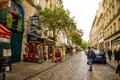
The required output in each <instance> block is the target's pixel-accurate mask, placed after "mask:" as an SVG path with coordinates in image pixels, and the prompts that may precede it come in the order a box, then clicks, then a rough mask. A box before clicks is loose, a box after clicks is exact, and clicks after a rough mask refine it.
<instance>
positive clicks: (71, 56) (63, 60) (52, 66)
mask: <svg viewBox="0 0 120 80" xmlns="http://www.w3.org/2000/svg"><path fill="white" fill-rule="evenodd" d="M73 56H74V55H71V56H70V57H68V58H66V59H65V60H62V61H60V62H58V63H56V64H54V65H53V66H50V67H48V68H46V69H44V70H42V71H40V72H37V73H35V74H32V75H31V76H28V77H26V78H25V79H23V80H27V79H29V78H32V77H33V76H35V75H38V74H40V73H42V72H44V71H46V70H48V69H50V68H52V67H55V66H56V65H58V64H60V63H62V62H64V61H66V60H68V59H70V58H71V57H73Z"/></svg>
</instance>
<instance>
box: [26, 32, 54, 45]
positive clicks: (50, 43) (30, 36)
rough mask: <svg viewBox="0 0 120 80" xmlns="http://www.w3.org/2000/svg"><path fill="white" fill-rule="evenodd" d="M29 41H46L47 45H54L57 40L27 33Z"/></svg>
mask: <svg viewBox="0 0 120 80" xmlns="http://www.w3.org/2000/svg"><path fill="white" fill-rule="evenodd" d="M27 42H35V43H46V44H47V45H54V44H55V42H54V41H51V40H48V39H46V38H41V37H40V36H39V35H35V34H30V33H28V34H27Z"/></svg>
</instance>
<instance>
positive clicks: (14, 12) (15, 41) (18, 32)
mask: <svg viewBox="0 0 120 80" xmlns="http://www.w3.org/2000/svg"><path fill="white" fill-rule="evenodd" d="M4 1H6V0H4ZM7 1H8V3H7V2H6V4H9V7H7V8H6V7H5V8H4V10H5V13H6V14H9V16H8V15H7V16H8V17H6V16H5V15H3V16H2V15H0V17H4V19H1V20H0V23H1V24H3V25H4V26H6V27H7V28H8V29H9V30H10V31H11V33H12V36H11V40H10V44H11V61H12V63H16V62H20V61H21V48H22V38H23V32H24V10H23V8H22V5H21V4H20V3H19V2H17V0H7ZM9 1H11V3H10V2H9ZM0 3H2V1H0ZM0 13H2V12H0ZM7 21H9V22H7ZM10 21H11V22H10ZM8 25H9V26H8Z"/></svg>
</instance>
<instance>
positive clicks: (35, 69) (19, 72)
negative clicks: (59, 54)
mask: <svg viewBox="0 0 120 80" xmlns="http://www.w3.org/2000/svg"><path fill="white" fill-rule="evenodd" d="M72 56H74V55H71V56H70V55H68V56H66V59H65V60H67V59H69V58H71V57H72ZM65 60H63V61H65ZM61 62H62V61H60V62H57V63H54V62H52V61H51V60H48V61H45V62H43V63H31V62H19V63H14V64H12V71H10V72H6V79H5V80H26V79H27V78H29V77H31V76H34V75H36V74H38V73H41V72H42V71H44V70H46V69H49V68H51V67H53V66H55V65H57V64H59V63H61ZM2 77H3V74H2V73H0V80H2Z"/></svg>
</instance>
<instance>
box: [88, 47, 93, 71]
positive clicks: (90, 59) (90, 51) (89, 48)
mask: <svg viewBox="0 0 120 80" xmlns="http://www.w3.org/2000/svg"><path fill="white" fill-rule="evenodd" d="M91 54H92V49H91V47H88V52H87V58H88V62H89V65H90V68H89V70H88V71H92V57H91Z"/></svg>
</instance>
